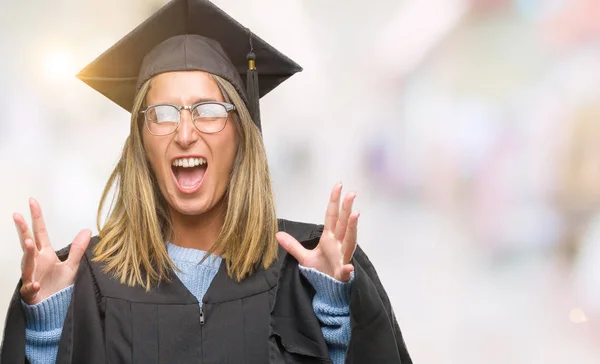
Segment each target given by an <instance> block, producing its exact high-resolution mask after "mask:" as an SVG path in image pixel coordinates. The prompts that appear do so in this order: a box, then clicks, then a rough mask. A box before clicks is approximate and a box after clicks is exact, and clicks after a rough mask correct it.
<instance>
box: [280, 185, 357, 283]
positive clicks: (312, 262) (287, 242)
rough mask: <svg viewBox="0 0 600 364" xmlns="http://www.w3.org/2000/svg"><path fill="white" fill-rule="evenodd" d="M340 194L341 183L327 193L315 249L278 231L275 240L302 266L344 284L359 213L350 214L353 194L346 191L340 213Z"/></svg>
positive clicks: (352, 251)
mask: <svg viewBox="0 0 600 364" xmlns="http://www.w3.org/2000/svg"><path fill="white" fill-rule="evenodd" d="M341 195H342V184H341V183H339V184H337V185H335V187H334V188H333V191H331V198H330V200H329V205H328V206H327V213H326V215H325V228H324V229H323V234H322V235H321V239H320V240H319V244H318V245H317V247H316V248H315V249H313V250H308V249H305V248H304V247H303V246H302V244H300V243H299V242H298V240H296V239H295V238H294V237H293V236H291V235H290V234H288V233H286V232H283V231H280V232H278V233H277V234H276V235H275V237H276V238H277V241H278V242H279V244H280V245H281V246H282V247H283V248H284V249H285V250H286V251H287V252H288V253H289V254H291V255H292V256H293V257H294V258H296V260H297V261H298V263H300V264H301V265H302V266H304V267H307V268H315V269H316V270H318V271H320V272H321V273H325V274H327V275H329V276H330V277H332V278H334V279H337V280H338V281H342V282H347V281H348V280H350V278H351V273H352V271H353V270H354V266H353V265H352V264H350V262H351V260H352V256H353V255H354V250H355V249H356V227H357V225H358V216H359V215H360V213H359V212H354V213H352V204H353V203H354V198H355V197H356V193H354V192H350V193H348V194H347V195H346V198H344V202H343V203H342V209H341V210H340V198H341Z"/></svg>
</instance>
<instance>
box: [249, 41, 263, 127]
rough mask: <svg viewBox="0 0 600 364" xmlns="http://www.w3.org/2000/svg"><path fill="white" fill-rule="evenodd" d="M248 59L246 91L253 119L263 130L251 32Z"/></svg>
mask: <svg viewBox="0 0 600 364" xmlns="http://www.w3.org/2000/svg"><path fill="white" fill-rule="evenodd" d="M246 58H247V59H248V73H246V93H247V95H248V109H249V111H250V116H252V120H253V121H254V123H255V124H256V126H257V127H258V130H261V125H260V102H259V101H260V92H259V88H258V72H256V54H254V49H253V47H252V33H250V52H249V53H248V56H247V57H246Z"/></svg>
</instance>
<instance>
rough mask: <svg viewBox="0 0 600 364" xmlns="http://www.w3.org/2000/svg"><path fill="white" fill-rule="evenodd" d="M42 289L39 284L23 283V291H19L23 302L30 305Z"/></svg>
mask: <svg viewBox="0 0 600 364" xmlns="http://www.w3.org/2000/svg"><path fill="white" fill-rule="evenodd" d="M40 287H41V286H40V284H39V282H32V283H27V284H25V283H23V285H22V286H21V289H20V290H19V293H20V294H21V298H22V299H23V301H25V302H26V303H27V304H29V305H30V304H32V303H33V301H34V300H35V297H36V296H37V294H38V292H39V291H40Z"/></svg>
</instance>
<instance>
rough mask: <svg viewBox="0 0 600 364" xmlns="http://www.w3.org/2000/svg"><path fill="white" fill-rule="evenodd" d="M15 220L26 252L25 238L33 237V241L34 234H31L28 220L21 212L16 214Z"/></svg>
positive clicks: (20, 240) (22, 246)
mask: <svg viewBox="0 0 600 364" xmlns="http://www.w3.org/2000/svg"><path fill="white" fill-rule="evenodd" d="M13 221H14V222H15V227H16V228H17V234H18V235H19V242H20V243H21V249H22V250H23V252H25V239H31V241H33V235H31V231H30V230H29V226H27V222H25V219H24V218H23V216H21V214H14V215H13Z"/></svg>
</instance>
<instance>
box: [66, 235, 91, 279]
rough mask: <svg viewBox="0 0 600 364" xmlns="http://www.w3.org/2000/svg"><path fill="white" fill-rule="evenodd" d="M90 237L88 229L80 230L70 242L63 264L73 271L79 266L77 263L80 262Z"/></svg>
mask: <svg viewBox="0 0 600 364" xmlns="http://www.w3.org/2000/svg"><path fill="white" fill-rule="evenodd" d="M91 237H92V232H91V231H90V230H81V231H80V232H79V234H77V236H76V237H75V239H74V240H73V242H72V243H71V249H70V250H69V257H68V258H67V260H66V262H65V264H66V265H67V266H68V267H70V268H71V269H72V270H73V271H75V272H76V271H77V269H78V268H79V263H80V262H81V258H82V257H83V254H85V250H86V249H87V247H88V244H89V243H90V239H91Z"/></svg>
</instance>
